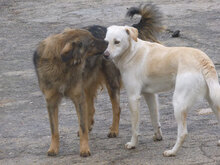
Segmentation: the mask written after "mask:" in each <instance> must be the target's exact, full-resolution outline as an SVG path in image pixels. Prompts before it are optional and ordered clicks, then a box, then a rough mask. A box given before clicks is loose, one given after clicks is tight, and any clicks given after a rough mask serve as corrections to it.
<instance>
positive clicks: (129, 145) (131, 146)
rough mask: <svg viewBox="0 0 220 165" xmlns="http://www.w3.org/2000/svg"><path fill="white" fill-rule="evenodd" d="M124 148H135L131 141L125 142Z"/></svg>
mask: <svg viewBox="0 0 220 165" xmlns="http://www.w3.org/2000/svg"><path fill="white" fill-rule="evenodd" d="M125 148H127V149H134V148H135V144H132V143H131V142H128V143H126V144H125Z"/></svg>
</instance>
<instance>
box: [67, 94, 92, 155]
mask: <svg viewBox="0 0 220 165" xmlns="http://www.w3.org/2000/svg"><path fill="white" fill-rule="evenodd" d="M70 93H71V94H72V95H71V96H70V98H71V99H72V100H73V102H74V104H75V107H76V112H77V116H78V121H79V136H80V156H82V157H87V156H90V155H91V154H90V149H89V143H88V140H89V135H88V110H87V106H86V100H85V96H84V92H82V93H80V94H75V91H73V92H70ZM74 94H75V95H74Z"/></svg>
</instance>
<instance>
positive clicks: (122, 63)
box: [113, 39, 143, 70]
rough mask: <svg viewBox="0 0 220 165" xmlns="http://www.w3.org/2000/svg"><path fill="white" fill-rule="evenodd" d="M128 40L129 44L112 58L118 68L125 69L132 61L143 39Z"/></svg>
mask: <svg viewBox="0 0 220 165" xmlns="http://www.w3.org/2000/svg"><path fill="white" fill-rule="evenodd" d="M130 42H131V43H130V45H131V46H130V47H129V48H128V49H127V50H126V51H125V52H124V53H122V54H121V55H120V56H118V57H116V58H114V59H113V61H114V63H115V64H116V66H117V67H118V68H119V69H120V70H121V69H126V67H127V66H128V65H129V64H130V63H132V61H133V60H132V59H133V58H134V57H135V55H136V52H137V51H138V50H139V47H141V46H142V42H143V41H142V40H141V39H137V42H136V41H134V40H131V41H130Z"/></svg>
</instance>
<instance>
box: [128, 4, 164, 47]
mask: <svg viewBox="0 0 220 165" xmlns="http://www.w3.org/2000/svg"><path fill="white" fill-rule="evenodd" d="M135 14H138V15H141V20H140V22H139V23H137V24H133V25H132V26H133V27H135V28H137V29H138V32H139V36H138V37H139V38H140V39H142V40H148V41H153V42H158V43H160V42H159V41H158V40H157V37H156V36H157V34H158V33H159V32H162V31H163V30H164V29H165V28H164V27H163V26H162V19H161V18H162V14H161V12H160V11H159V10H158V8H157V6H156V5H154V4H151V3H150V4H146V5H140V6H139V7H131V8H129V9H128V11H127V16H128V17H131V18H132V17H133V16H134V15H135Z"/></svg>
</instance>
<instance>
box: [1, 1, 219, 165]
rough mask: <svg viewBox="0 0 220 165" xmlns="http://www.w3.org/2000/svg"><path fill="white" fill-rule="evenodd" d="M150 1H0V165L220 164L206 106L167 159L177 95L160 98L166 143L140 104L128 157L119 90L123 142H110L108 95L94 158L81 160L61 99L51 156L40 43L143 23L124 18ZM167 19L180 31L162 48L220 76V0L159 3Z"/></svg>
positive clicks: (99, 102)
mask: <svg viewBox="0 0 220 165" xmlns="http://www.w3.org/2000/svg"><path fill="white" fill-rule="evenodd" d="M141 3H146V0H140V1H135V0H121V1H118V0H94V1H90V0H60V1H58V0H50V1H45V0H38V1H34V0H0V22H1V23H0V164H2V165H4V164H7V165H8V164H9V165H10V164H12V165H13V164H19V165H26V164H27V165H29V164H36V165H38V164H40V165H47V164H48V165H50V164H57V165H58V164H90V165H91V164H131V165H133V164H138V165H139V164H147V165H149V164H152V165H157V164H158V165H162V164H163V165H164V164H167V165H170V164H172V165H181V164H182V165H187V164H190V165H191V164H196V165H203V164H204V165H212V164H213V165H214V164H220V148H219V147H217V145H216V144H217V141H218V134H219V129H218V122H217V120H216V118H215V116H214V114H213V113H207V114H202V113H199V112H200V111H199V110H201V109H206V108H208V104H207V103H206V102H205V101H204V100H201V101H200V102H199V103H197V104H196V105H195V106H194V107H193V108H192V110H191V111H190V112H189V115H188V118H187V120H188V122H187V124H188V132H189V135H188V137H187V138H186V140H185V143H184V144H183V147H182V148H181V149H180V150H179V152H178V154H177V156H176V157H170V158H167V157H163V155H162V153H163V151H164V150H166V149H169V148H171V147H172V146H173V145H174V143H175V140H176V134H177V125H176V122H175V119H174V115H173V108H172V104H171V101H172V91H171V92H168V93H162V94H160V95H159V96H160V99H159V101H160V121H161V125H162V131H163V141H160V142H154V141H153V139H152V137H153V129H152V125H151V122H150V116H149V112H148V110H147V106H146V104H145V102H144V100H143V99H142V100H141V118H140V119H141V122H140V132H141V136H140V138H139V145H138V147H137V148H136V149H134V150H129V151H128V150H126V149H125V148H124V144H125V143H126V142H127V141H129V139H130V137H131V125H130V116H129V109H128V102H127V96H126V92H125V91H124V90H122V91H121V102H120V105H121V109H122V113H121V119H120V126H119V131H120V133H119V136H118V137H117V138H111V139H109V138H107V134H108V131H109V127H110V125H111V122H112V110H111V104H110V100H109V97H108V94H107V92H106V90H105V89H104V90H102V91H100V92H99V93H98V96H97V99H96V101H95V106H96V114H95V125H94V128H93V130H92V132H91V133H90V141H89V143H90V149H91V154H92V155H91V156H90V157H88V158H81V157H80V156H79V138H78V137H77V130H78V122H77V116H76V112H75V108H74V106H73V104H72V103H71V101H70V100H65V99H64V100H63V101H62V103H61V105H60V112H59V122H60V123H59V129H60V153H59V155H58V156H56V157H48V156H47V155H46V152H47V149H48V148H49V144H50V128H49V120H48V114H47V110H46V104H45V101H44V97H43V95H42V93H41V92H40V89H39V87H38V82H37V78H36V75H35V71H34V67H33V63H32V54H33V52H34V50H35V48H36V46H37V44H38V42H39V41H41V40H42V39H44V38H46V37H47V36H48V35H50V34H54V33H59V32H61V31H62V30H63V29H64V28H66V27H72V28H80V27H84V26H87V25H94V24H97V25H104V26H110V25H113V24H117V25H131V24H133V23H136V22H137V21H138V20H139V17H135V18H134V19H132V20H130V19H128V18H126V17H125V13H126V10H127V8H128V7H131V6H138V5H139V4H141ZM154 3H155V4H157V5H158V7H159V8H160V10H161V12H162V13H163V15H164V18H163V20H164V25H165V26H166V27H167V28H168V29H170V30H171V31H175V30H180V37H178V38H172V37H171V33H169V32H167V31H165V32H164V33H162V34H161V35H160V41H161V42H162V43H163V44H165V45H167V46H191V47H195V48H199V49H201V50H203V51H204V52H206V53H207V54H208V55H209V56H210V58H211V59H212V60H213V61H214V63H215V65H216V69H217V71H218V73H219V72H220V48H219V45H220V28H219V27H220V1H219V0H184V1H183V0H154Z"/></svg>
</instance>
